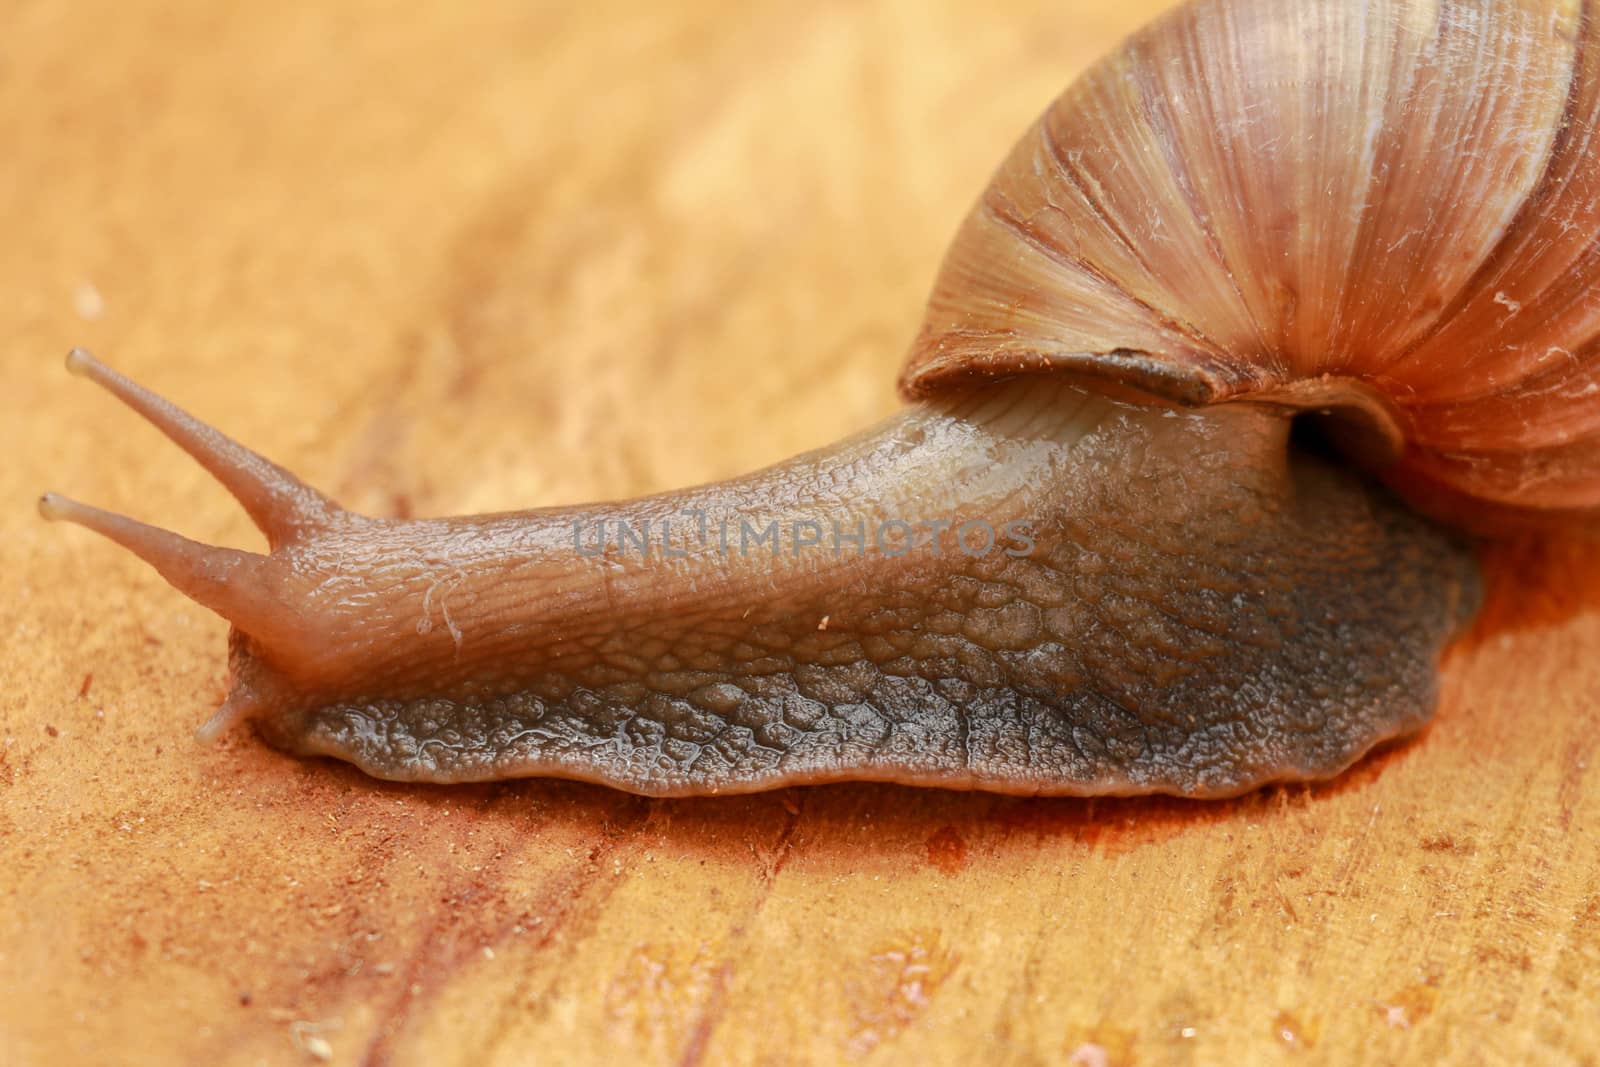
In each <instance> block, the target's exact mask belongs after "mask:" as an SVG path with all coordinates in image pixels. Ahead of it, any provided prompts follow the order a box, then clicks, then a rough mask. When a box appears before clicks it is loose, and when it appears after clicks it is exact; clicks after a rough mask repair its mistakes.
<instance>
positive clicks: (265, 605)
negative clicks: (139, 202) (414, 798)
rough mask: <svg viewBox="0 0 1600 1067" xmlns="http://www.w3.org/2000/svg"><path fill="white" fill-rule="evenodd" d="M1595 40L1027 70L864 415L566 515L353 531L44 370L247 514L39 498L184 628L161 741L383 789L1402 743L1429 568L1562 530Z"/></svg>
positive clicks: (1181, 777)
mask: <svg viewBox="0 0 1600 1067" xmlns="http://www.w3.org/2000/svg"><path fill="white" fill-rule="evenodd" d="M1597 66H1600V30H1597V22H1596V19H1595V18H1594V17H1592V16H1591V15H1590V14H1589V13H1588V12H1587V9H1586V8H1585V7H1583V6H1581V5H1579V4H1577V3H1573V2H1568V0H1193V2H1190V3H1188V4H1186V5H1185V6H1182V7H1180V8H1178V9H1176V10H1175V11H1173V12H1171V13H1169V14H1168V15H1166V16H1165V17H1163V18H1161V19H1159V20H1158V21H1156V22H1154V23H1152V24H1151V25H1149V26H1148V27H1146V28H1145V29H1144V30H1142V31H1140V32H1139V33H1137V34H1135V35H1134V36H1133V37H1131V38H1130V39H1129V40H1127V41H1126V42H1125V43H1124V44H1123V45H1122V46H1121V47H1120V48H1119V49H1118V50H1116V51H1115V52H1114V53H1112V54H1111V55H1109V56H1108V57H1106V58H1105V59H1103V60H1101V61H1100V62H1099V63H1098V64H1097V65H1096V66H1094V67H1093V68H1091V69H1090V70H1089V71H1088V72H1087V73H1085V74H1084V75H1083V76H1082V77H1080V78H1079V79H1078V80H1077V81H1076V82H1074V83H1073V84H1072V85H1071V86H1070V87H1069V88H1068V89H1067V91H1066V92H1065V94H1064V95H1062V96H1061V97H1060V98H1059V99H1057V100H1056V101H1055V102H1054V103H1053V104H1051V105H1050V107H1049V108H1048V109H1047V110H1046V111H1045V113H1044V114H1043V116H1042V117H1041V118H1040V119H1039V120H1038V121H1037V122H1036V123H1035V124H1034V125H1033V126H1032V127H1031V128H1030V129H1029V130H1028V131H1027V133H1026V134H1025V135H1024V137H1023V138H1022V140H1021V141H1020V142H1019V143H1018V144H1017V146H1016V147H1015V148H1014V149H1013V150H1012V152H1011V154H1010V155H1009V156H1008V157H1007V158H1006V159H1005V161H1004V162H1003V164H1002V165H1001V167H1000V169H999V171H998V172H997V173H996V175H995V177H994V178H993V180H992V182H991V183H990V185H989V186H988V188H987V189H986V190H985V191H984V192H983V193H982V195H981V197H980V199H979V200H978V202H977V204H976V206H975V207H974V208H973V210H972V212H971V214H970V215H969V216H968V218H967V219H966V221H965V222H964V224H963V225H962V227H961V229H960V230H959V232H958V234H957V236H956V238H955V241H954V243H953V244H952V246H951V248H950V250H949V252H948V253H947V256H946V259H945V261H944V263H943V265H942V267H941V268H940V271H939V273H938V275H937V278H936V281H935V284H934V288H933V293H932V296H931V298H930V300H929V305H928V310H927V315H926V319H925V322H924V325H923V326H922V328H921V330H920V332H919V334H918V335H917V336H916V338H915V339H914V341H913V343H912V345H911V350H910V355H909V358H908V361H907V363H906V365H905V369H904V371H903V373H902V376H901V378H900V383H899V384H900V388H901V391H902V393H903V395H904V396H905V398H906V400H907V406H906V407H905V408H904V409H903V410H902V411H901V412H900V413H899V414H896V415H894V416H892V417H891V418H889V419H888V420H887V421H885V422H883V423H881V424H879V425H877V426H874V427H871V428H868V429H866V430H864V431H862V432H861V433H859V434H856V435H854V436H851V437H848V438H846V439H845V440H843V441H840V442H839V443H837V444H835V445H833V446H831V447H829V448H824V449H820V450H818V451H814V452H808V453H805V454H803V455H800V456H797V457H795V458H793V459H791V460H789V461H787V462H785V463H781V464H779V465H777V466H774V467H771V468H769V469H766V470H761V471H758V472H756V473H753V474H749V475H745V476H742V477H738V478H734V479H731V480H729V481H725V482H721V483H717V484H711V485H705V486H700V487H696V488H690V489H685V490H680V491H676V492H669V493H661V494H657V495H653V496H646V497H642V498H639V499H635V500H630V501H624V502H620V503H606V504H595V505H588V506H584V507H578V508H564V509H563V508H540V509H535V510H531V511H523V512H516V513H503V514H490V515H477V516H466V517H460V518H448V519H416V520H399V519H391V518H379V517H369V516H365V515H359V514H355V513H352V512H350V511H347V510H344V509H342V508H341V507H339V506H338V505H337V504H336V503H334V502H333V501H332V500H330V499H328V498H327V497H326V496H324V495H322V494H321V493H319V492H317V491H315V490H313V489H312V488H310V487H308V486H307V485H305V484H303V483H302V482H301V481H299V480H298V479H297V478H295V477H294V476H293V475H291V474H290V473H288V472H287V471H285V470H283V469H282V468H280V467H278V466H276V465H275V464H273V463H271V462H269V461H267V460H266V459H263V458H262V457H260V456H258V455H256V454H255V453H253V452H250V451H248V450H247V449H245V448H243V447H242V446H240V445H238V444H236V443H235V442H233V441H231V440H229V439H228V438H226V437H224V436H223V435H222V434H220V433H218V432H217V431H216V430H214V429H212V428H210V427H208V426H206V425H205V424H203V423H201V422H199V421H197V420H196V419H194V418H193V417H191V416H190V415H188V414H186V413H185V412H183V411H182V410H180V409H178V408H177V407H175V406H174V405H172V404H171V403H169V402H167V401H166V400H164V399H161V398H159V397H158V396H156V395H155V394H153V393H151V392H149V391H148V390H146V389H145V388H143V387H142V386H140V385H138V384H135V383H134V382H132V381H131V380H129V379H127V378H125V377H123V376H122V375H120V374H119V373H117V372H116V371H113V370H112V369H110V368H109V367H107V366H105V365H103V364H101V363H99V362H97V361H96V360H94V359H93V358H92V357H91V356H89V355H88V354H87V353H84V352H81V351H75V352H74V353H73V354H72V355H71V356H69V358H68V366H69V368H70V369H71V370H73V371H74V372H76V373H78V374H81V375H85V376H87V377H89V378H91V379H93V380H94V381H96V382H98V383H99V384H100V385H102V386H104V387H105V388H107V389H109V390H110V391H111V392H112V393H113V394H115V395H116V396H117V397H119V398H120V399H121V400H123V401H125V402H126V403H127V404H128V405H130V406H131V407H132V408H133V409H134V410H135V411H137V412H138V413H139V414H141V415H142V416H144V417H145V418H146V419H148V420H149V421H150V422H152V423H154V424H155V425H156V426H157V427H159V428H160V429H161V430H162V431H164V432H165V433H166V434H167V435H168V436H169V437H170V438H171V439H172V440H173V441H175V442H176V443H177V444H178V445H180V446H181V447H182V448H184V449H185V450H186V451H188V452H189V454H190V455H191V456H193V457H194V458H195V459H196V460H197V461H199V462H200V463H201V464H203V465H204V466H205V467H206V469H207V470H209V471H210V472H211V473H212V474H213V475H214V476H215V477H216V478H217V479H218V480H219V481H220V482H221V483H222V484H223V486H224V487H225V488H226V489H228V490H229V491H230V492H231V493H232V494H233V496H234V497H236V498H237V499H238V501H239V502H240V504H241V505H242V506H243V507H244V509H245V511H246V512H247V513H248V514H249V516H250V518H251V519H252V520H253V521H254V523H255V524H256V525H257V526H258V527H259V528H260V529H261V530H262V532H263V533H264V534H265V536H266V538H267V541H268V543H269V546H270V551H269V552H268V553H266V554H259V553H252V552H243V551H236V550H232V549H226V548H216V547H209V546H206V545H202V544H198V543H195V542H193V541H189V540H187V539H185V538H183V537H181V536H179V535H177V534H175V533H170V532H167V531H165V530H161V529H158V528H155V527H152V526H147V525H144V524H142V523H139V522H136V521H134V520H132V519H129V518H125V517H122V516H119V515H116V514H112V513H109V512H106V511H102V510H99V509H96V508H91V507H88V506H86V505H83V504H79V503H76V502H73V501H71V500H68V499H66V498H64V497H60V496H57V495H54V494H47V495H46V496H45V497H43V498H42V500H41V505H40V506H41V510H42V511H43V513H44V514H45V515H46V517H49V518H57V519H66V520H70V521H72V522H75V523H78V524H81V525H83V526H86V527H89V528H90V529H92V530H94V531H97V532H98V533H100V534H103V535H105V536H107V537H109V538H111V539H112V540H114V541H116V542H118V543H119V544H121V545H123V546H125V547H126V548H128V549H130V550H132V551H133V552H134V553H136V554H137V555H138V556H140V557H141V558H143V559H144V560H146V561H147V562H149V563H150V564H152V565H154V566H155V567H156V568H157V569H158V570H159V571H160V573H161V574H162V575H163V576H164V577H165V578H166V579H167V580H168V581H169V582H170V583H171V584H172V585H174V586H175V587H177V588H178V589H179V590H180V591H182V592H183V593H185V594H187V595H188V596H190V597H192V598H193V599H194V600H196V601H198V602H199V603H200V604H202V605H205V606H206V607H208V608H210V609H212V610H214V611H216V612H217V613H218V614H220V615H222V616H223V617H224V618H225V619H227V620H228V622H229V623H231V626H232V629H231V632H230V637H229V663H230V690H229V693H228V695H227V697H226V699H225V701H224V703H223V705H222V707H221V708H220V710H219V711H218V712H217V713H216V714H215V716H214V717H213V718H212V719H211V720H210V721H209V722H208V723H207V724H206V725H204V726H203V727H202V728H201V729H200V731H199V733H200V735H201V736H202V738H210V737H215V736H216V735H218V734H219V733H221V732H222V731H223V730H225V729H227V728H228V727H229V726H230V725H231V724H234V723H238V722H242V721H245V720H248V721H250V722H252V723H253V724H254V726H255V728H256V730H257V731H258V732H259V733H260V734H261V735H262V737H264V739H265V740H266V741H267V742H268V743H270V744H272V745H275V746H278V747H280V748H283V749H286V750H289V751H291V752H295V753H300V754H305V755H323V756H333V757H337V758H340V759H343V760H347V761H350V762H352V763H354V764H355V765H357V766H358V767H360V768H362V769H363V770H365V771H366V772H368V773H369V774H372V775H375V776H377V777H381V778H389V779H401V780H414V781H426V782H442V783H448V782H467V781H482V780H488V779H499V778H511V777H521V776H553V777H564V778H571V779H580V780H587V781H592V782H599V783H604V784H606V785H610V786H613V787H617V788H620V789H624V790H630V791H634V792H638V793H644V794H651V795H664V796H681V795H691V794H710V793H736V792H747V791H754V790H761V789H768V788H774V787H779V786H784V785H792V784H809V783H821V782H829V781H839V780H846V779H856V780H877V781H889V782H898V783H904V784H910V785H919V786H937V787H948V788H955V789H982V790H990V791H996V792H1010V793H1023V794H1074V795H1093V794H1136V793H1152V792H1165V793H1173V794H1180V795H1186V796H1196V797H1216V796H1228V795H1235V794H1238V793H1241V792H1244V791H1247V790H1250V789H1253V788H1256V787H1258V786H1260V785H1262V784H1265V783H1271V782H1285V781H1306V780H1315V779H1322V778H1327V777H1331V776H1334V775H1337V774H1338V773H1339V772H1340V771H1341V770H1343V769H1344V768H1346V767H1347V766H1349V765H1350V764H1351V763H1352V762H1353V761H1355V760H1357V759H1358V758H1360V757H1361V756H1362V755H1363V754H1364V753H1366V752H1367V751H1368V750H1370V749H1371V748H1372V747H1373V746H1375V745H1377V744H1379V743H1381V742H1384V741H1386V740H1389V739H1392V738H1395V737H1400V736H1404V735H1408V734H1411V733H1414V732H1416V731H1417V730H1419V729H1420V728H1421V727H1422V726H1423V725H1424V724H1425V723H1426V722H1427V721H1428V720H1429V718H1430V717H1431V716H1432V714H1433V712H1434V706H1435V704H1436V702H1437V698H1438V690H1439V680H1438V679H1439V664H1440V661H1441V657H1442V656H1443V654H1444V651H1445V649H1446V648H1447V646H1448V645H1449V643H1450V642H1451V641H1452V640H1454V638H1455V637H1456V636H1457V635H1458V634H1460V633H1461V632H1462V630H1463V628H1464V627H1465V626H1466V625H1467V624H1468V623H1469V621H1470V620H1471V619H1472V617H1473V615H1474V613H1475V611H1476V609H1477V606H1478V604H1479V601H1480V600H1481V595H1482V594H1481V580H1480V577H1479V573H1478V567H1477V563H1476V560H1475V556H1474V544H1475V539H1476V538H1479V537H1482V536H1484V535H1493V534H1495V533H1497V532H1499V531H1503V530H1506V529H1508V528H1513V527H1517V526H1527V525H1532V526H1539V525H1547V524H1550V523H1556V522H1568V523H1570V522H1579V523H1581V522H1584V521H1586V519H1587V518H1588V517H1589V516H1591V515H1592V514H1593V513H1594V510H1595V508H1596V506H1597V505H1600V358H1597V354H1600V287H1597V286H1596V285H1595V284H1594V283H1595V281H1596V279H1597V278H1600V164H1596V163H1594V162H1592V160H1594V159H1595V158H1596V151H1597V148H1600V146H1596V145H1595V144H1594V140H1595V131H1596V129H1597V118H1600V70H1597V69H1596V68H1597Z"/></svg>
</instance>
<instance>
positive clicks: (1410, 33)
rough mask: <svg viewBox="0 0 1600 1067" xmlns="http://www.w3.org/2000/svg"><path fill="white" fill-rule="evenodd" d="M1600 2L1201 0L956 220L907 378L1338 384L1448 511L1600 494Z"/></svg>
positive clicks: (1044, 122) (1522, 514)
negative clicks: (1591, 7)
mask: <svg viewBox="0 0 1600 1067" xmlns="http://www.w3.org/2000/svg"><path fill="white" fill-rule="evenodd" d="M1597 67H1600V21H1597V20H1596V19H1595V18H1594V17H1593V16H1592V15H1590V14H1586V12H1585V11H1584V6H1583V5H1581V4H1579V3H1577V2H1575V0H1571V2H1569V0H1196V2H1194V3H1190V4H1187V5H1185V6H1184V7H1182V8H1179V9H1178V10H1176V11H1174V12H1172V13H1171V14H1169V15H1168V16H1167V17H1165V18H1162V19H1160V20H1159V21H1157V22H1155V23H1153V24H1152V25H1150V26H1149V27H1148V28H1146V29H1144V30H1143V31H1142V32H1140V33H1138V34H1137V35H1136V36H1134V37H1133V38H1131V39H1130V40H1129V41H1127V42H1126V43H1125V44H1124V45H1123V47H1121V48H1120V49H1118V50H1117V51H1116V52H1115V53H1113V54H1112V55H1110V56H1108V57H1107V58H1106V59H1104V60H1103V61H1101V62H1100V63H1099V64H1098V65H1096V66H1095V67H1094V68H1092V69H1091V70H1089V71H1088V72H1087V73H1086V74H1085V75H1084V76H1083V77H1081V78H1080V79H1079V80H1078V81H1077V82H1075V83H1074V84H1073V85H1072V86H1071V88H1069V89H1068V90H1067V92H1066V93H1065V94H1064V95H1062V96H1061V97H1060V98H1059V99H1058V100H1057V101H1056V102H1055V103H1054V104H1052V105H1051V106H1050V108H1049V109H1048V110H1047V111H1046V112H1045V113H1044V115H1043V116H1042V117H1041V118H1040V119H1039V120H1038V122H1036V123H1035V124H1034V125H1033V127H1032V128H1031V129H1030V130H1029V131H1028V132H1027V134H1026V135H1025V136H1024V137H1023V138H1022V140H1021V141H1020V142H1019V143H1018V144H1017V146H1016V147H1015V149H1013V151H1012V152H1011V153H1010V155H1009V156H1008V157H1007V159H1006V160H1005V162H1004V164H1003V165H1002V166H1001V167H1000V169H999V172H998V173H997V174H996V175H995V177H994V180H993V181H992V182H991V183H990V185H989V187H988V189H987V190H986V191H985V192H984V194H983V196H982V199H981V200H980V201H979V203H978V205H977V206H976V208H975V209H974V210H973V211H972V213H971V215H970V216H969V217H968V219H967V220H966V223H965V225H964V226H963V227H962V228H961V231H960V233H959V235H958V236H957V238H956V240H955V242H954V244H953V245H952V247H951V249H950V251H949V253H948V256H947V258H946V260H945V262H944V265H943V269H942V270H941V272H940V274H939V278H938V281H937V283H936V285H935V288H934V292H933V296H932V299H931V301H930V303H929V308H928V315H927V319H926V322H925V324H924V326H923V328H922V331H921V333H920V335H919V336H918V337H917V339H916V342H915V344H914V346H913V349H912V352H911V357H910V360H909V362H908V364H907V366H906V368H905V371H904V373H903V376H902V379H901V384H902V388H903V390H904V392H905V393H906V394H907V395H909V396H913V397H915V396H927V395H930V394H932V393H935V392H937V391H938V390H940V389H943V388H947V387H950V386H951V385H953V384H955V383H959V382H966V381H970V380H972V379H974V378H984V377H997V376H1005V375H1011V374H1017V373H1019V372H1027V373H1052V372H1065V373H1069V374H1074V375H1079V376H1082V377H1084V378H1086V379H1095V380H1098V381H1101V382H1104V383H1106V384H1108V385H1113V386H1120V387H1124V388H1129V389H1136V390H1139V391H1143V392H1147V393H1150V394H1154V395H1157V396H1160V397H1165V398H1168V399H1171V400H1174V401H1179V402H1182V403H1185V404H1213V403H1219V402H1223V401H1232V400H1255V401H1260V402H1267V403H1277V404H1283V405H1286V406H1287V407H1289V408H1291V409H1312V410H1316V409H1325V408H1333V409H1339V410H1341V411H1343V412H1344V413H1345V414H1346V415H1347V416H1348V417H1347V419H1346V420H1344V421H1345V423H1346V425H1350V426H1354V427H1356V428H1357V433H1356V435H1355V436H1356V437H1359V440H1356V441H1355V442H1354V443H1355V444H1356V445H1357V447H1359V448H1360V449H1361V450H1363V451H1365V452H1366V453H1368V454H1369V455H1371V456H1373V457H1374V458H1376V459H1379V460H1383V459H1393V460H1394V461H1395V462H1393V464H1392V465H1388V466H1386V469H1385V471H1384V476H1385V477H1386V478H1387V479H1388V480H1390V481H1391V483H1392V484H1394V485H1396V486H1397V487H1399V488H1400V489H1401V490H1402V491H1403V492H1404V493H1405V494H1406V495H1407V496H1408V497H1409V498H1410V499H1411V500H1412V501H1413V503H1415V504H1417V505H1418V506H1420V507H1423V508H1424V509H1426V510H1429V511H1431V512H1432V513H1434V514H1437V515H1441V516H1443V517H1445V518H1448V519H1450V520H1452V521H1457V522H1463V523H1467V524H1470V525H1479V526H1481V525H1484V523H1485V517H1486V516H1488V517H1490V518H1492V519H1494V520H1497V521H1503V520H1516V519H1519V518H1521V519H1526V518H1536V517H1548V516H1552V515H1559V514H1561V513H1573V512H1577V513H1582V512H1590V511H1592V510H1593V509H1594V508H1595V507H1596V506H1600V285H1597V284H1596V283H1597V282H1600V144H1597V143H1596V129H1597V127H1600V69H1597Z"/></svg>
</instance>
